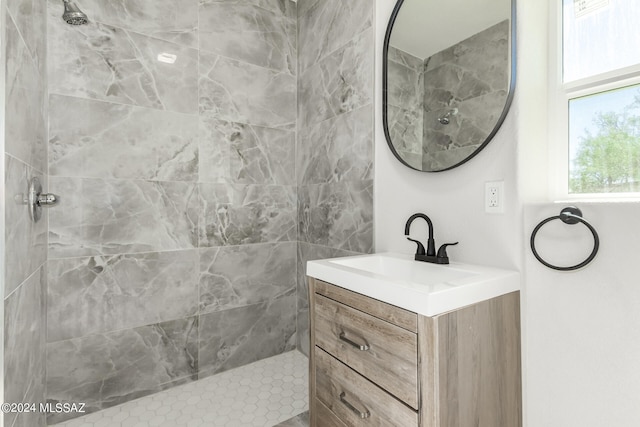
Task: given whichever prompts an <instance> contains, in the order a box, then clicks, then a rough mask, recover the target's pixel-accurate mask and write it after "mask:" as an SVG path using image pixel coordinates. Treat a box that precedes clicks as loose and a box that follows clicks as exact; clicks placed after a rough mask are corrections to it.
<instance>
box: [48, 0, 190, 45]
mask: <svg viewBox="0 0 640 427" xmlns="http://www.w3.org/2000/svg"><path fill="white" fill-rule="evenodd" d="M58 3H60V9H61V10H62V7H61V6H62V5H61V2H58ZM80 3H81V8H82V11H83V12H85V13H86V14H87V15H88V16H89V20H91V21H95V22H101V23H103V24H109V25H113V26H115V27H120V28H124V29H126V30H132V31H135V32H137V33H140V34H144V35H147V36H151V37H155V38H159V39H163V40H167V41H171V42H174V43H179V44H182V45H186V46H190V47H198V0H109V1H104V0H82V1H81V2H80ZM60 15H62V12H60Z"/></svg>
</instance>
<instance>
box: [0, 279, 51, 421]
mask: <svg viewBox="0 0 640 427" xmlns="http://www.w3.org/2000/svg"><path fill="white" fill-rule="evenodd" d="M45 280H46V271H45V268H44V267H43V268H40V269H38V270H37V271H36V272H34V273H33V275H31V276H30V277H29V278H28V279H27V280H26V281H25V282H24V283H23V284H22V285H21V286H20V287H19V288H18V289H16V290H15V291H14V292H13V293H12V294H11V295H8V296H7V298H6V299H5V300H4V302H3V303H4V325H5V331H4V390H5V395H4V399H3V402H9V403H22V402H29V403H36V404H39V403H44V393H45V381H44V379H45V337H46V330H45V327H46V323H45V300H44V291H45V283H46V282H45ZM4 421H5V425H7V426H11V425H19V426H23V425H24V426H29V427H41V426H42V427H44V425H45V424H44V416H43V414H38V413H35V414H22V415H21V416H19V417H18V416H17V414H15V413H14V414H11V413H9V414H4ZM14 422H15V423H16V424H12V423H14Z"/></svg>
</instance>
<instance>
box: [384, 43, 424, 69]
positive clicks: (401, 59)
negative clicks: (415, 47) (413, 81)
mask: <svg viewBox="0 0 640 427" xmlns="http://www.w3.org/2000/svg"><path fill="white" fill-rule="evenodd" d="M387 60H389V61H393V62H395V63H397V64H400V65H404V66H405V67H408V68H410V69H412V70H414V71H417V72H424V65H425V64H424V59H420V58H418V57H417V56H413V55H411V54H410V53H408V52H405V51H403V50H400V49H398V48H396V47H393V46H391V45H389V50H388V51H387Z"/></svg>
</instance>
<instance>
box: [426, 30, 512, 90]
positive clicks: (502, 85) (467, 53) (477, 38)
mask: <svg viewBox="0 0 640 427" xmlns="http://www.w3.org/2000/svg"><path fill="white" fill-rule="evenodd" d="M508 61H509V21H508V20H504V21H502V22H500V23H498V24H496V25H494V26H492V27H489V28H487V29H486V30H484V31H480V32H479V33H477V34H475V35H473V36H471V37H469V38H467V39H465V40H463V41H461V42H460V43H457V44H455V45H453V46H451V47H449V48H447V49H444V50H442V51H440V52H438V53H436V54H435V55H433V56H431V57H430V58H429V60H428V62H427V68H426V71H427V72H429V71H431V70H433V69H436V68H438V67H441V66H443V65H445V64H450V65H456V66H458V67H460V68H462V69H463V70H465V71H467V73H468V75H469V76H470V77H471V76H473V77H474V78H475V79H477V80H479V81H481V82H483V83H485V84H486V85H487V86H488V87H490V88H492V89H494V90H507V89H508V87H507V83H508V73H509V72H510V69H509V66H508Z"/></svg>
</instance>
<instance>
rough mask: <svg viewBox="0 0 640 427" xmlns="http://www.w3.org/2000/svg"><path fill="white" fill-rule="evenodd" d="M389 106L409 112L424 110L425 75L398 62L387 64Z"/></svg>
mask: <svg viewBox="0 0 640 427" xmlns="http://www.w3.org/2000/svg"><path fill="white" fill-rule="evenodd" d="M387 72H388V77H387V96H388V98H387V104H390V105H394V106H396V107H401V108H404V109H407V110H412V111H419V110H422V107H423V105H422V104H423V102H424V73H423V72H422V70H420V71H416V70H414V69H412V68H408V67H406V66H404V65H400V64H398V63H396V62H393V61H389V62H388V64H387Z"/></svg>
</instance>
